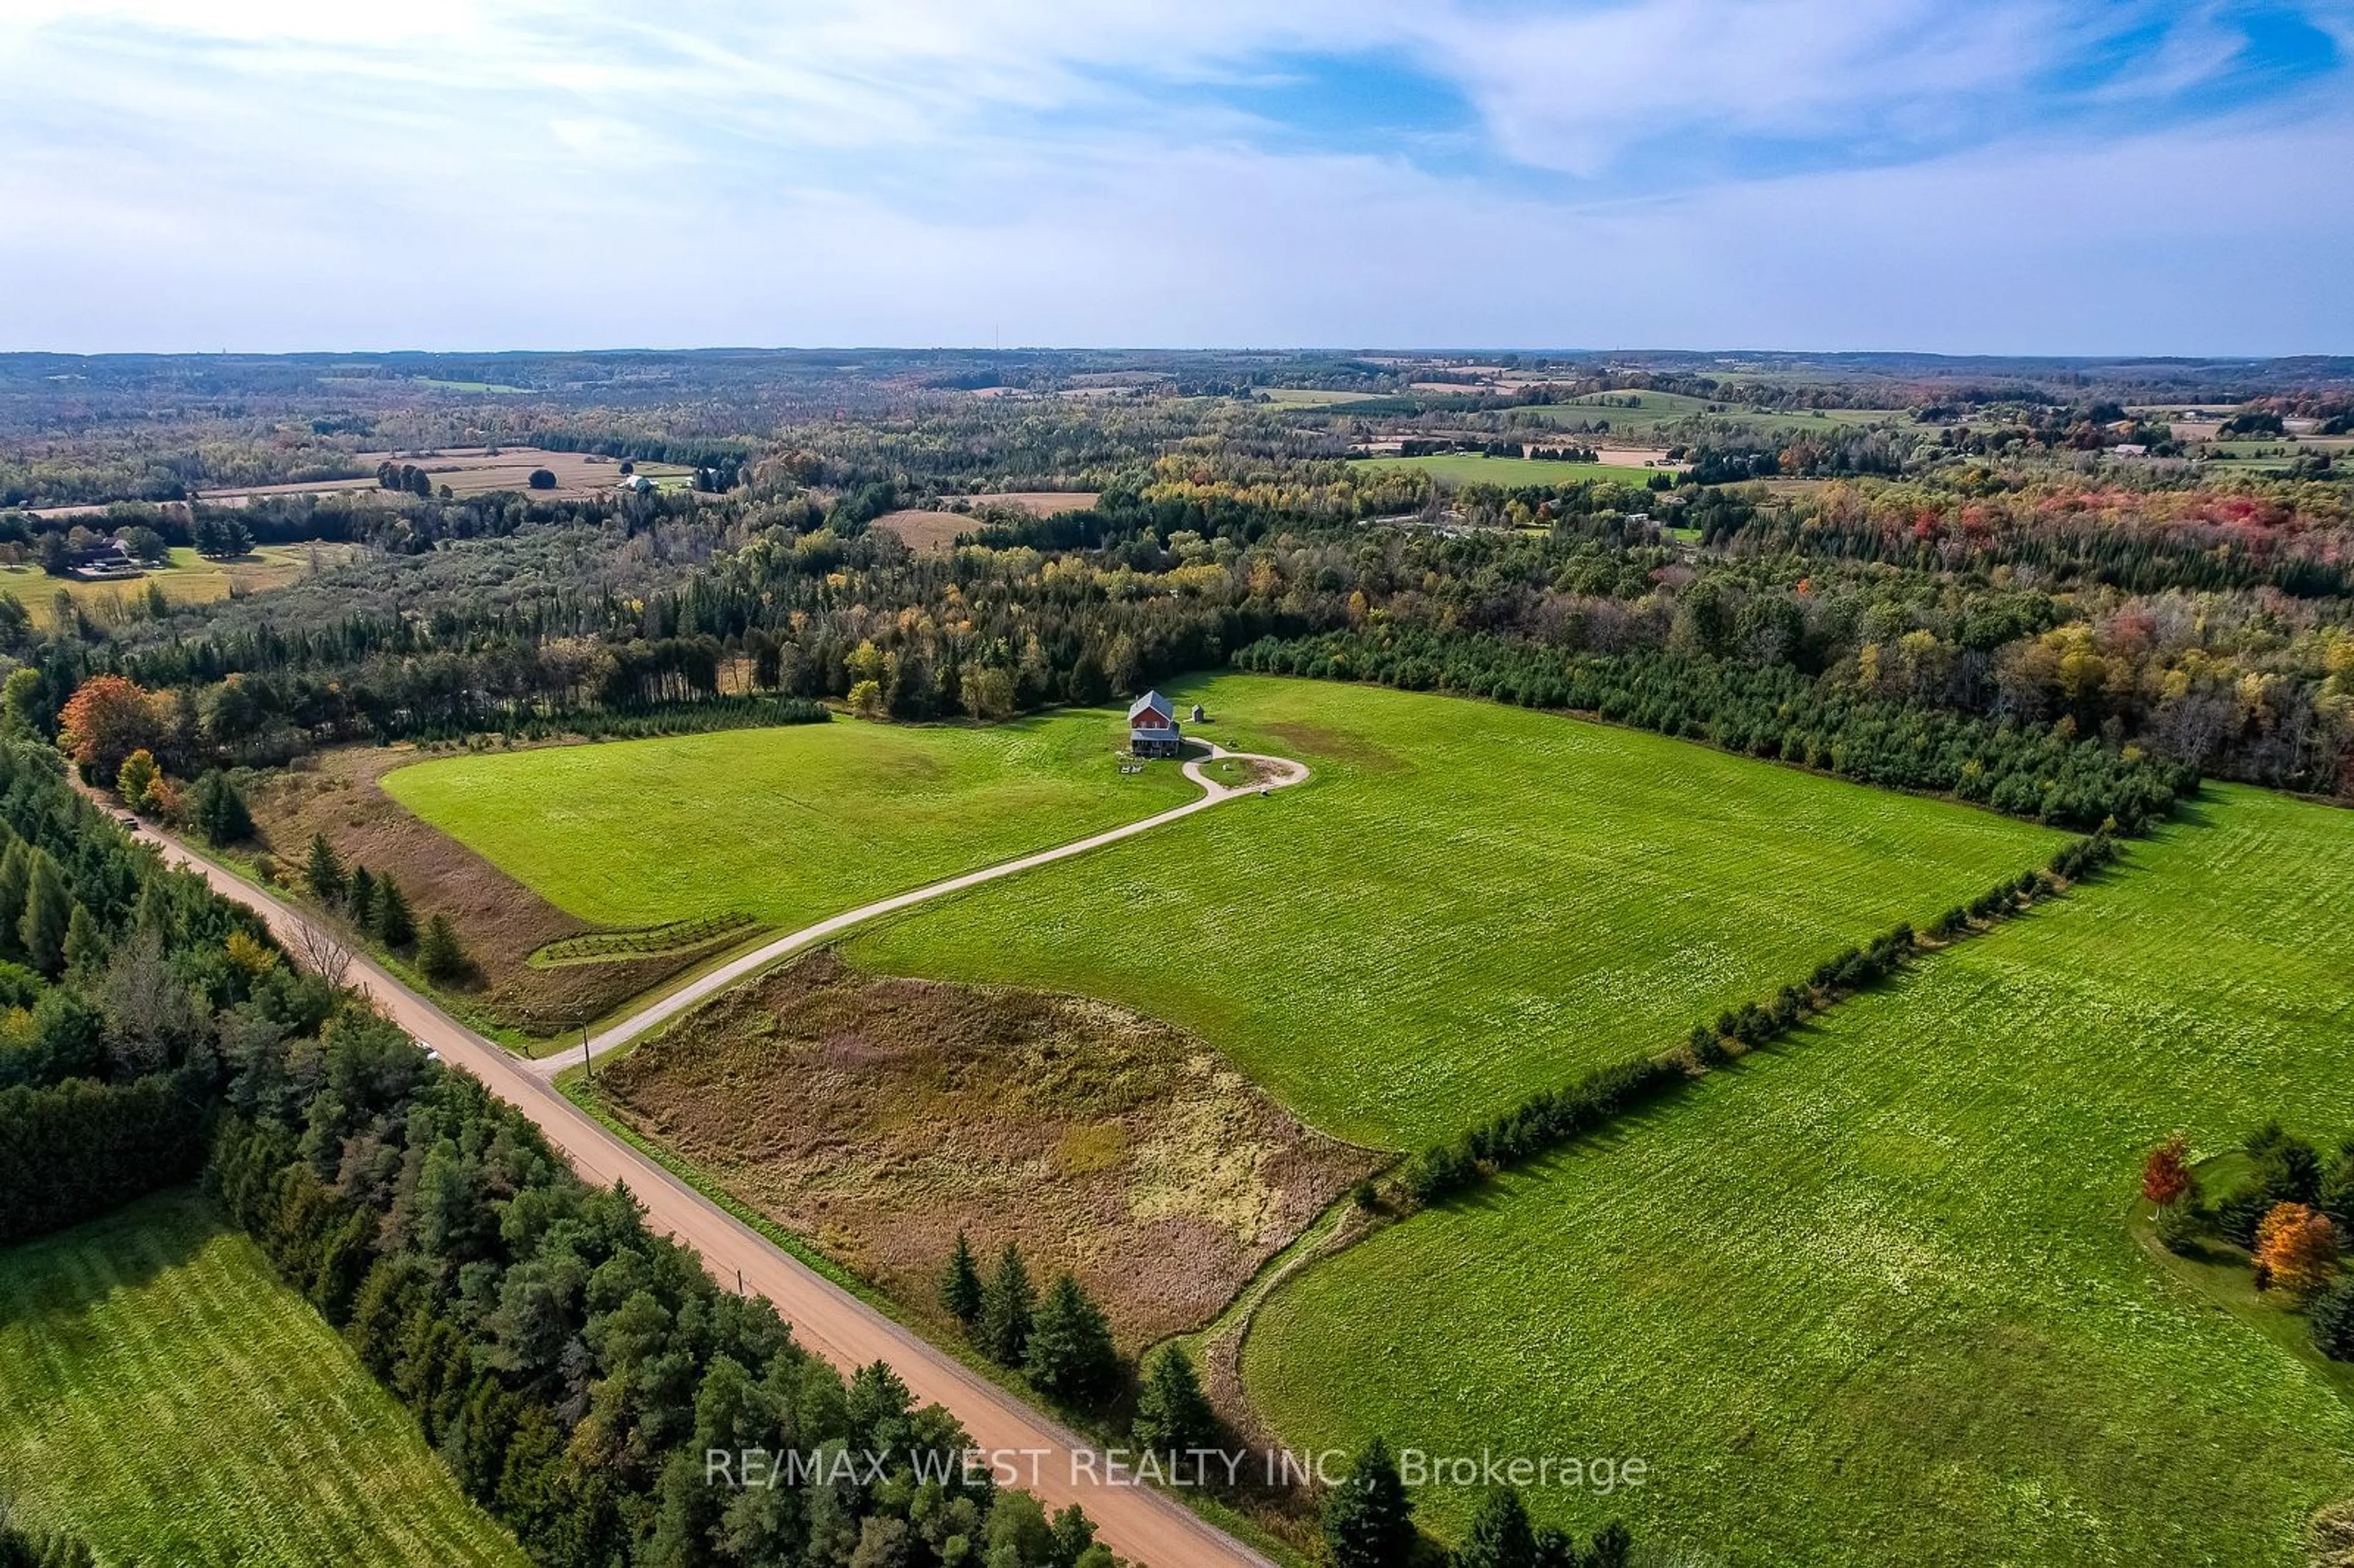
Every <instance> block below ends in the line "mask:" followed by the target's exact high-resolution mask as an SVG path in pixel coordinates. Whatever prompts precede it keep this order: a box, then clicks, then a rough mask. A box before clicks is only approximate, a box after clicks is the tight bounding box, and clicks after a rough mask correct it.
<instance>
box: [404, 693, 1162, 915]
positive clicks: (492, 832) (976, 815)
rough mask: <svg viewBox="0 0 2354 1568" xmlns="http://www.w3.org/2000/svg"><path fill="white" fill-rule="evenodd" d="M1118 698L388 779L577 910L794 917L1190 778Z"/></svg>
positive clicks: (508, 758) (1068, 830)
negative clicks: (1134, 738) (1134, 736)
mask: <svg viewBox="0 0 2354 1568" xmlns="http://www.w3.org/2000/svg"><path fill="white" fill-rule="evenodd" d="M1126 741H1127V730H1126V728H1125V720H1124V719H1123V717H1122V715H1120V714H1119V713H1115V712H1108V711H1104V710H1088V711H1077V712H1070V713H1064V714H1058V715H1053V716H1051V717H1044V718H1032V719H1023V720H1017V721H1015V722H1013V723H1012V724H1005V725H999V726H991V727H988V728H967V727H960V726H932V727H914V726H890V725H882V724H869V723H864V722H861V721H858V720H854V719H837V720H835V721H834V722H832V723H831V724H814V725H790V726H784V727H781V728H773V729H738V730H723V731H719V732H717V733H716V734H712V735H695V736H672V737H667V738H664V739H660V740H630V741H611V742H606V743H603V744H599V745H588V746H573V747H551V748H548V749H544V750H538V751H516V752H505V753H493V754H487V755H482V756H468V757H458V758H445V759H440V760H436V761H430V762H422V763H419V764H417V765H416V766H414V767H410V768H399V769H398V770H396V771H394V772H392V773H388V774H387V775H385V778H384V788H385V789H386V790H387V792H388V793H389V794H390V795H391V796H392V797H393V799H395V800H398V801H399V802H400V803H401V804H402V805H404V806H406V807H408V810H411V811H414V812H416V813H417V815H419V817H421V818H423V819H424V820H425V821H428V822H430V823H432V824H433V825H434V826H435V827H437V828H440V830H441V831H442V832H446V833H449V834H451V836H452V837H454V838H456V839H458V840H459V841H460V842H462V843H464V844H465V845H466V846H467V847H468V848H470V849H472V850H473V851H475V852H476V853H479V854H481V855H482V857H483V858H484V859H486V860H489V861H491V862H492V863H494V864H496V865H497V866H498V867H499V868H500V869H501V870H503V871H504V872H506V873H508V874H510V875H512V876H514V877H515V878H516V879H517V880H518V881H520V882H522V883H524V884H525V885H527V886H529V887H530V888H531V889H532V891H533V892H535V893H537V894H538V895H540V896H541V897H543V898H546V900H547V901H548V902H549V903H551V904H553V905H555V906H557V907H558V908H559V909H562V910H565V911H566V912H567V913H568V914H572V915H577V916H579V917H580V918H582V919H584V920H593V921H598V922H599V923H602V924H606V925H612V926H643V925H652V924H656V923H659V922H662V921H665V920H677V919H684V918H685V917H687V916H695V915H707V914H716V913H720V912H722V911H738V910H740V911H744V912H747V913H749V914H753V915H756V916H759V917H760V918H761V919H763V920H765V921H768V922H769V923H771V924H774V925H778V926H783V927H798V926H801V925H804V924H806V923H808V922H810V921H812V920H817V919H822V918H823V917H825V916H829V915H835V914H839V913H841V912H842V911H843V910H845V909H850V908H854V907H856V906H858V905H860V904H864V903H866V902H868V901H870V900H872V899H875V898H880V897H885V896H887V895H890V894H893V893H897V892H900V891H903V890H905V889H907V888H910V887H916V886H920V885H923V884H925V883H928V882H931V881H935V880H937V879H938V878H940V877H944V876H953V875H955V874H958V873H960V872H965V871H971V870H975V869H977V868H979V867H981V866H985V865H990V864H992V863H995V862H998V861H1001V860H1006V859H1009V858H1011V857H1013V856H1015V855H1019V854H1023V853H1027V852H1029V851H1032V850H1040V849H1046V848H1049V847H1051V846H1053V845H1055V844H1059V843H1063V842H1067V841H1068V840H1071V839H1076V838H1083V837H1085V836H1087V834H1089V833H1092V832H1098V831H1100V830H1102V829H1105V828H1109V827H1114V826H1117V825H1119V823H1122V822H1126V821H1133V820H1134V819H1136V818H1139V817H1144V816H1150V814H1151V813H1153V812H1154V811H1158V810H1163V809H1165V808H1167V807H1170V806H1174V805H1177V804H1180V803H1181V802H1182V801H1185V800H1193V799H1194V798H1196V797H1197V796H1198V795H1199V794H1200V791H1199V790H1198V789H1195V788H1194V787H1193V785H1192V784H1191V783H1189V782H1187V780H1186V779H1185V778H1184V777H1183V775H1182V773H1181V772H1180V771H1179V769H1178V767H1177V765H1176V764H1175V763H1170V762H1164V763H1157V764H1154V765H1152V766H1150V767H1149V768H1147V769H1146V771H1144V772H1143V773H1140V774H1129V775H1124V774H1122V773H1121V772H1120V771H1119V764H1118V762H1117V761H1116V759H1115V753H1116V752H1117V750H1118V749H1119V747H1121V746H1124V745H1125V744H1126Z"/></svg>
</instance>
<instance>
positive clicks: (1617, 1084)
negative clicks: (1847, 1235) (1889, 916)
mask: <svg viewBox="0 0 2354 1568" xmlns="http://www.w3.org/2000/svg"><path fill="white" fill-rule="evenodd" d="M2116 853H2117V850H2116V843H2115V840H2114V839H2112V838H2111V837H2110V836H2109V835H2108V834H2107V833H2106V832H2096V833H2093V834H2090V835H2088V836H2086V837H2084V838H2081V839H2077V840H2074V841H2073V842H2070V843H2068V844H2065V845H2063V846H2062V848H2061V849H2060V850H2059V851H2057V852H2056V853H2054V854H2053V855H2052V860H2051V863H2050V865H2049V867H2048V868H2047V869H2045V870H2042V871H2033V870H2031V871H2025V872H2021V873H2020V874H2019V876H2018V877H2016V878H2015V879H2012V880H2009V881H2006V882H2002V883H1999V884H1997V885H1995V886H1993V887H1991V888H1988V890H1987V891H1986V892H1985V893H1983V894H1981V895H1978V897H1977V898H1974V899H1972V900H1971V901H1970V902H1969V903H1968V904H1967V905H1962V906H1956V907H1955V908H1952V909H1949V910H1947V911H1946V913H1945V914H1943V915H1940V916H1937V918H1936V919H1935V921H1934V922H1932V923H1931V925H1930V927H1929V931H1928V935H1929V937H1930V938H1931V939H1933V940H1935V941H1938V942H1949V941H1954V940H1956V939H1959V938H1964V937H1967V936H1968V935H1970V934H1971V933H1972V932H1974V931H1976V930H1979V929H1982V928H1984V927H1987V926H1989V925H1991V924H1992V923H1994V922H1996V921H1998V920H2002V919H2007V918H2009V916H2012V915H2015V914H2017V913H2019V912H2020V911H2021V910H2022V909H2025V908H2027V907H2029V906H2032V905H2033V904H2035V903H2036V902H2037V901H2039V900H2041V899H2043V898H2047V897H2050V896H2051V895H2053V894H2054V893H2057V892H2058V891H2059V890H2060V887H2061V885H2062V884H2063V883H2067V882H2073V881H2076V880H2078V879H2080V878H2082V877H2084V876H2088V875H2090V874H2093V873H2094V871H2096V870H2098V869H2099V868H2100V867H2102V866H2104V865H2106V864H2108V863H2110V862H2111V861H2112V860H2114V859H2115V857H2116ZM1919 945H1920V938H1919V935H1918V934H1917V933H1915V932H1914V929H1913V927H1912V926H1911V925H1910V924H1905V925H1900V926H1897V927H1894V928H1893V929H1892V930H1889V931H1886V932H1883V933H1882V935H1880V936H1878V937H1875V938H1872V940H1871V941H1870V942H1868V943H1865V944H1863V945H1861V946H1860V947H1851V948H1847V949H1845V950H1844V951H1842V952H1840V953H1839V954H1837V955H1835V956H1834V957H1832V958H1829V959H1825V960H1824V961H1823V962H1821V963H1820V964H1818V965H1816V966H1815V969H1814V972H1813V973H1811V974H1809V975H1808V977H1807V979H1806V980H1805V981H1804V982H1803V983H1801V984H1794V985H1786V986H1784V987H1782V988H1781V989H1780V991H1776V993H1775V995H1774V998H1773V1000H1772V1001H1766V1002H1759V1001H1755V1000H1752V1001H1744V1002H1743V1003H1742V1004H1741V1006H1740V1008H1739V1009H1738V1010H1732V1009H1728V1010H1727V1011H1725V1012H1721V1013H1719V1014H1718V1015H1717V1017H1716V1020H1715V1022H1713V1023H1697V1024H1694V1025H1693V1026H1692V1029H1691V1033H1690V1034H1689V1035H1688V1036H1687V1037H1686V1039H1685V1041H1684V1044H1683V1045H1682V1046H1681V1048H1680V1049H1678V1050H1675V1051H1670V1052H1664V1053H1661V1054H1658V1055H1653V1056H1638V1057H1637V1058H1635V1059H1633V1060H1632V1061H1627V1062H1618V1063H1613V1064H1611V1065H1606V1066H1601V1067H1596V1068H1595V1069H1593V1070H1592V1071H1590V1072H1588V1073H1586V1074H1585V1075H1584V1076H1583V1077H1581V1078H1579V1079H1578V1080H1577V1081H1576V1082H1575V1083H1574V1084H1571V1085H1569V1086H1566V1087H1564V1088H1558V1089H1541V1090H1539V1091H1537V1092H1536V1093H1535V1094H1532V1095H1531V1096H1529V1097H1527V1098H1525V1099H1523V1100H1522V1101H1521V1102H1520V1103H1518V1104H1517V1105H1514V1106H1512V1107H1510V1108H1509V1109H1507V1110H1503V1111H1500V1112H1498V1113H1497V1114H1496V1115H1494V1116H1492V1117H1490V1118H1488V1119H1486V1120H1485V1121H1482V1122H1479V1124H1477V1125H1475V1126H1473V1127H1471V1128H1468V1129H1467V1130H1465V1131H1464V1132H1463V1133H1461V1134H1459V1135H1458V1137H1456V1138H1455V1139H1451V1140H1449V1141H1447V1142H1445V1143H1438V1144H1433V1145H1432V1146H1431V1147H1429V1148H1427V1149H1426V1150H1422V1151H1421V1152H1420V1153H1417V1154H1416V1155H1414V1156H1413V1157H1412V1158H1411V1159H1409V1160H1406V1162H1405V1164H1404V1165H1403V1166H1401V1167H1399V1170H1398V1174H1397V1179H1396V1180H1397V1187H1398V1190H1399V1192H1402V1193H1404V1194H1405V1197H1406V1198H1407V1199H1408V1200H1410V1201H1411V1202H1416V1203H1431V1202H1437V1201H1438V1200H1439V1199H1441V1198H1444V1197H1447V1196H1448V1195H1449V1194H1451V1193H1454V1192H1461V1191H1462V1190H1464V1189H1466V1188H1468V1187H1470V1186H1472V1185H1474V1184H1476V1183H1477V1182H1479V1181H1482V1180H1484V1179H1485V1178H1486V1177H1487V1176H1488V1175H1489V1174H1490V1173H1491V1172H1493V1171H1498V1170H1500V1169H1503V1168H1504V1167H1507V1166H1511V1165H1516V1164H1519V1163H1521V1162H1522V1161H1524V1160H1532V1159H1534V1158H1536V1157H1537V1156H1538V1155H1541V1154H1544V1153H1548V1152H1550V1151H1551V1150H1554V1149H1558V1148H1559V1147H1561V1146H1562V1145H1563V1144H1564V1143H1567V1142H1569V1141H1570V1140H1571V1139H1575V1138H1577V1137H1579V1136H1580V1135H1582V1134H1584V1133H1586V1132H1590V1131H1592V1130H1593V1129H1594V1128H1597V1127H1599V1126H1602V1125H1603V1124H1605V1123H1606V1122H1608V1121H1610V1120H1612V1119H1613V1118H1617V1117H1618V1116H1620V1115H1622V1114H1624V1113H1625V1112H1626V1111H1628V1110H1630V1109H1632V1108H1634V1107H1637V1106H1640V1105H1643V1104H1647V1103H1649V1101H1651V1100H1653V1099H1656V1098H1658V1097H1659V1096H1661V1095H1664V1094H1669V1093H1672V1092H1673V1091H1674V1090H1676V1089H1678V1088H1680V1087H1681V1086H1683V1085H1684V1084H1685V1083H1686V1082H1687V1081H1689V1079H1690V1078H1691V1075H1694V1074H1695V1073H1699V1072H1704V1071H1707V1070H1708V1069H1710V1068H1713V1067H1719V1066H1723V1065H1724V1064H1726V1063H1728V1062H1730V1061H1732V1060H1733V1059H1734V1056H1735V1055H1736V1054H1740V1053H1742V1052H1746V1051H1754V1050H1755V1049H1757V1048H1758V1047H1759V1046H1762V1045H1767V1044H1772V1043H1773V1042H1774V1041H1776V1040H1777V1039H1779V1038H1781V1037H1782V1036H1783V1035H1784V1034H1787V1033H1789V1031H1791V1030H1792V1029H1795V1028H1797V1026H1798V1024H1799V1023H1801V1022H1804V1021H1805V1020H1806V1019H1807V1018H1808V1017H1809V1016H1811V1015H1812V1014H1814V1013H1817V1012H1821V1011H1823V1010H1824V1009H1825V1008H1828V1007H1829V1006H1831V1005H1833V1004H1834V1003H1836V1002H1838V1001H1841V1000H1843V999H1844V998H1846V997H1849V996H1851V995H1853V994H1855V993H1856V992H1858V991H1869V990H1870V989H1872V987H1873V986H1876V985H1878V984H1879V983H1880V982H1881V981H1882V980H1885V979H1887V978H1888V977H1889V976H1890V975H1893V974H1894V973H1895V972H1896V971H1897V970H1898V969H1901V968H1903V965H1904V964H1905V963H1906V962H1907V961H1908V960H1910V959H1912V958H1913V956H1914V954H1915V953H1916V952H1917V951H1918V950H1919ZM1359 1197H1360V1202H1373V1201H1374V1200H1375V1198H1376V1194H1375V1192H1373V1189H1372V1188H1370V1187H1362V1188H1361V1189H1360V1193H1359Z"/></svg>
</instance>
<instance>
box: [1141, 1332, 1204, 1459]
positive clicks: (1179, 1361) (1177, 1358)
mask: <svg viewBox="0 0 2354 1568" xmlns="http://www.w3.org/2000/svg"><path fill="white" fill-rule="evenodd" d="M1217 1436H1218V1418H1217V1416H1216V1414H1214V1412H1212V1410H1211V1409H1210V1401H1209V1399H1208V1397H1207V1396H1206V1395H1204V1393H1202V1380H1201V1378H1200V1377H1199V1376H1198V1375H1197V1374H1196V1373H1195V1372H1194V1371H1193V1357H1191V1356H1189V1355H1187V1354H1186V1353H1185V1350H1184V1347H1183V1346H1182V1345H1171V1346H1170V1347H1169V1348H1168V1349H1167V1350H1164V1351H1161V1353H1160V1354H1159V1355H1158V1356H1155V1357H1154V1358H1153V1360H1152V1367H1151V1370H1150V1372H1148V1373H1147V1374H1146V1376H1145V1380H1144V1389H1143V1392H1141V1393H1139V1394H1138V1395H1137V1399H1136V1445H1137V1446H1138V1447H1140V1448H1145V1449H1149V1450H1150V1451H1151V1452H1153V1453H1156V1454H1186V1453H1191V1452H1193V1450H1194V1449H1197V1448H1207V1447H1210V1446H1213V1445H1214V1443H1215V1442H1216V1441H1217Z"/></svg>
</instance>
